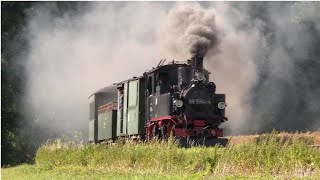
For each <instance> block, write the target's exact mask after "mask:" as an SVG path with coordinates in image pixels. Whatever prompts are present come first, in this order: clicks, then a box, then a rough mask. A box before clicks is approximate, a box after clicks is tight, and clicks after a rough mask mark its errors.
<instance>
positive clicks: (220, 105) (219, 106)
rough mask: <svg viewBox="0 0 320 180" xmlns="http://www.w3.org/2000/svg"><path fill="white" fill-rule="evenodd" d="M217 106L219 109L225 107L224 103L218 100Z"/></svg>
mask: <svg viewBox="0 0 320 180" xmlns="http://www.w3.org/2000/svg"><path fill="white" fill-rule="evenodd" d="M218 108H219V109H224V108H226V103H224V102H219V103H218Z"/></svg>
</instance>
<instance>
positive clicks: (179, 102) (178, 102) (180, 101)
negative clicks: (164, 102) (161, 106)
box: [173, 99, 183, 108]
mask: <svg viewBox="0 0 320 180" xmlns="http://www.w3.org/2000/svg"><path fill="white" fill-rule="evenodd" d="M173 103H174V105H175V106H177V107H178V108H180V107H182V106H183V101H182V100H180V99H176V100H174V101H173Z"/></svg>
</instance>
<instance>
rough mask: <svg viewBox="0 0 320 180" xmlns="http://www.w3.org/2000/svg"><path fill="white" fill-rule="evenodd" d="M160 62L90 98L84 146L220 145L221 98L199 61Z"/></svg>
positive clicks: (223, 107) (221, 131) (223, 104)
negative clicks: (127, 142) (138, 142)
mask: <svg viewBox="0 0 320 180" xmlns="http://www.w3.org/2000/svg"><path fill="white" fill-rule="evenodd" d="M164 63H165V60H161V61H160V62H159V64H158V66H157V67H156V68H153V69H152V70H149V71H146V72H144V74H143V75H142V76H140V77H134V78H132V79H128V80H125V81H122V82H119V83H116V84H113V85H112V86H108V87H105V88H103V89H100V90H99V91H97V92H95V93H93V94H92V95H91V96H90V97H89V101H90V122H89V141H90V142H95V143H98V142H101V141H106V140H110V141H114V140H116V139H117V138H119V137H123V138H128V137H130V138H139V139H144V140H147V141H149V140H151V139H154V138H162V139H166V138H168V137H169V136H173V137H175V138H176V139H177V140H179V141H180V143H181V144H182V145H184V146H185V145H187V144H188V143H189V142H191V141H192V142H194V143H198V144H203V145H210V144H216V143H217V142H218V143H221V144H223V143H225V142H226V141H227V140H226V139H223V138H221V137H223V129H221V128H219V126H220V125H221V123H223V122H225V121H227V120H228V118H227V117H226V116H225V108H226V103H225V94H216V93H215V91H216V85H215V84H214V83H213V82H209V74H210V73H209V72H208V71H207V70H205V69H204V68H203V57H201V56H194V57H192V58H191V59H190V60H187V61H186V62H183V63H179V62H175V61H172V62H170V63H167V64H164Z"/></svg>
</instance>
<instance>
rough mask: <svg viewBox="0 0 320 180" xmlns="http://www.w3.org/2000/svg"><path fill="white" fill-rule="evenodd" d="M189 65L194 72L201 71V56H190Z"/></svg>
mask: <svg viewBox="0 0 320 180" xmlns="http://www.w3.org/2000/svg"><path fill="white" fill-rule="evenodd" d="M191 67H192V69H193V70H194V71H195V72H202V70H203V57H202V56H199V55H195V56H193V57H192V58H191Z"/></svg>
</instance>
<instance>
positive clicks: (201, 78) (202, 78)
mask: <svg viewBox="0 0 320 180" xmlns="http://www.w3.org/2000/svg"><path fill="white" fill-rule="evenodd" d="M196 79H197V80H198V81H203V80H204V79H205V76H204V74H203V73H200V72H198V73H197V74H196Z"/></svg>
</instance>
